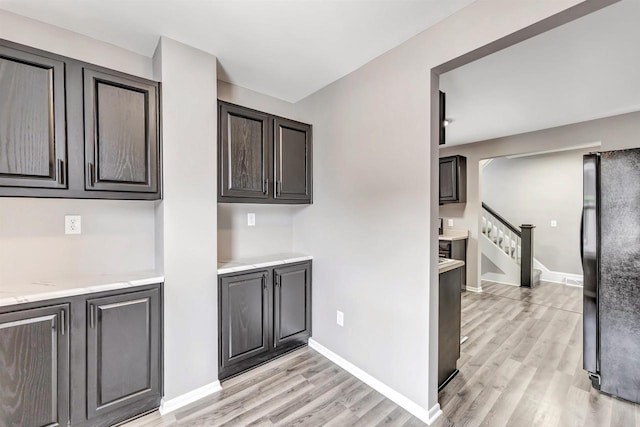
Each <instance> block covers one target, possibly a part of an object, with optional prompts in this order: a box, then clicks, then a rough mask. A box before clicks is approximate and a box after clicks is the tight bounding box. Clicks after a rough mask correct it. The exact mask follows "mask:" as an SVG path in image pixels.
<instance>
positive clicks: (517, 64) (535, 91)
mask: <svg viewBox="0 0 640 427" xmlns="http://www.w3.org/2000/svg"><path fill="white" fill-rule="evenodd" d="M639 23H640V0H622V1H621V2H619V3H616V4H614V5H612V6H609V7H607V8H605V9H603V10H601V11H598V12H595V13H593V14H591V15H588V16H585V17H583V18H581V19H579V20H577V21H573V22H570V23H568V24H566V25H564V26H562V27H559V28H556V29H554V30H552V31H549V32H547V33H544V34H541V35H539V36H537V37H535V38H532V39H529V40H526V41H524V42H522V43H519V44H517V45H515V46H512V47H510V48H508V49H505V50H503V51H500V52H497V53H495V54H493V55H490V56H488V57H485V58H483V59H480V60H478V61H475V62H473V63H470V64H467V65H465V66H463V67H460V68H458V69H455V70H452V71H450V72H449V73H446V74H443V75H442V76H440V89H441V90H443V91H444V92H446V94H447V105H446V110H447V111H446V116H447V117H450V118H452V119H453V121H452V123H451V124H450V125H449V126H448V127H447V130H446V134H447V135H446V136H447V145H457V144H464V143H469V142H476V141H482V140H486V139H491V138H497V137H502V136H507V135H515V134H519V133H523V132H529V131H534V130H539V129H546V128H550V127H555V126H561V125H565V124H570V123H577V122H582V121H587V120H592V119H596V118H602V117H608V116H613V115H617V114H623V113H627V112H632V111H638V110H640V24H639Z"/></svg>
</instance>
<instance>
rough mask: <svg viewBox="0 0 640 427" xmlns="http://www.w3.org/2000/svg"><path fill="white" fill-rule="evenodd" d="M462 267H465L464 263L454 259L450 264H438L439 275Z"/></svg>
mask: <svg viewBox="0 0 640 427" xmlns="http://www.w3.org/2000/svg"><path fill="white" fill-rule="evenodd" d="M460 267H464V261H460V260H458V259H452V260H449V261H448V262H445V263H442V264H438V274H442V273H446V272H447V271H451V270H455V269H456V268H460Z"/></svg>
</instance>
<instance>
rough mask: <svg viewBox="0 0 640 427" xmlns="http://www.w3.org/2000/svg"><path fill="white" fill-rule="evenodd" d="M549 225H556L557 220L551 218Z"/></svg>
mask: <svg viewBox="0 0 640 427" xmlns="http://www.w3.org/2000/svg"><path fill="white" fill-rule="evenodd" d="M551 226H552V227H557V226H558V221H556V220H555V219H552V220H551Z"/></svg>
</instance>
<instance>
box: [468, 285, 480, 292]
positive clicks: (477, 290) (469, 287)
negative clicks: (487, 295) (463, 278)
mask: <svg viewBox="0 0 640 427" xmlns="http://www.w3.org/2000/svg"><path fill="white" fill-rule="evenodd" d="M467 291H469V292H475V293H477V294H481V293H482V286H477V287H476V286H469V285H467Z"/></svg>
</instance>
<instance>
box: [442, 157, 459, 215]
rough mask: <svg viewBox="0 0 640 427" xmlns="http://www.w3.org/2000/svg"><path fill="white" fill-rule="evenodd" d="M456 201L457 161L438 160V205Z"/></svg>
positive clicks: (450, 159)
mask: <svg viewBox="0 0 640 427" xmlns="http://www.w3.org/2000/svg"><path fill="white" fill-rule="evenodd" d="M457 199H458V159H457V158H456V157H444V158H441V159H440V204H442V203H446V202H455V201H457Z"/></svg>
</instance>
